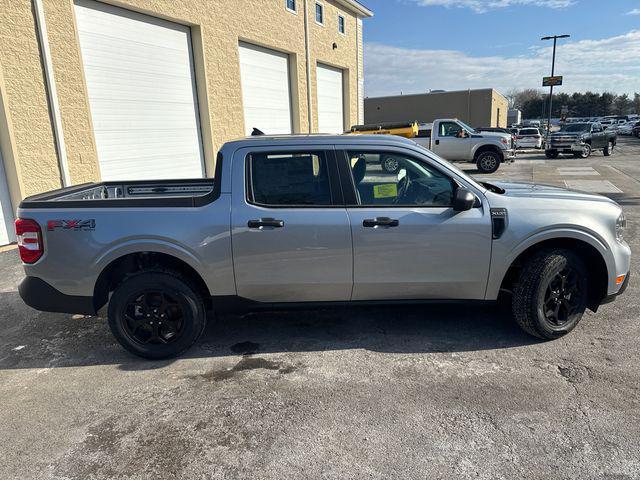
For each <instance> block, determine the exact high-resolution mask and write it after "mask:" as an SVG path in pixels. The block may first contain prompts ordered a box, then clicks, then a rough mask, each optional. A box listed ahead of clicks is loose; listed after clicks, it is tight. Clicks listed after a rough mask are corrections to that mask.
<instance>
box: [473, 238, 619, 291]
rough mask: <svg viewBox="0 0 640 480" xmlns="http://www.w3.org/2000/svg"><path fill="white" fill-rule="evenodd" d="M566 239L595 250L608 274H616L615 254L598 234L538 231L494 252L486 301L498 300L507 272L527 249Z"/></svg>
mask: <svg viewBox="0 0 640 480" xmlns="http://www.w3.org/2000/svg"><path fill="white" fill-rule="evenodd" d="M565 239H573V240H579V241H582V242H585V243H587V244H589V245H590V246H592V247H593V248H595V249H596V250H597V251H598V253H600V255H602V258H603V259H604V262H605V264H606V266H607V271H608V272H612V271H613V272H615V270H616V267H615V259H614V257H613V254H612V252H611V250H610V249H609V248H607V244H606V242H605V240H604V239H603V238H602V237H601V236H600V235H598V233H596V232H594V231H591V230H586V229H581V228H577V227H555V228H550V229H546V230H543V231H538V232H535V233H533V234H531V235H530V236H528V237H526V238H524V239H522V240H521V241H520V242H518V243H517V244H516V245H515V246H513V247H512V248H511V249H509V250H507V251H505V249H501V251H500V252H497V251H496V250H498V249H496V248H494V249H493V251H492V258H491V273H490V275H489V281H488V282H487V291H486V294H485V299H487V300H495V299H497V298H498V293H499V292H500V286H501V285H502V281H503V280H504V278H505V276H506V274H507V271H508V270H509V268H510V267H511V265H512V264H513V262H514V261H515V260H516V259H517V258H518V257H519V256H520V255H521V254H522V253H524V252H525V251H526V250H527V249H529V248H531V247H533V246H535V245H537V244H539V243H541V242H544V241H548V240H565Z"/></svg>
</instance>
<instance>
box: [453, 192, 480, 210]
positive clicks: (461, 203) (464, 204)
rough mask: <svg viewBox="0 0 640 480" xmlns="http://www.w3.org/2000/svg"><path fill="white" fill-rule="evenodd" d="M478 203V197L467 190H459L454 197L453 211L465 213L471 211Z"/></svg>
mask: <svg viewBox="0 0 640 480" xmlns="http://www.w3.org/2000/svg"><path fill="white" fill-rule="evenodd" d="M475 203H476V196H475V195H474V194H473V193H471V192H470V191H469V190H467V189H466V188H457V189H456V192H455V194H454V195H453V210H454V211H456V212H464V211H466V210H471V209H472V208H473V206H474V205H475Z"/></svg>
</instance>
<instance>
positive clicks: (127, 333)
mask: <svg viewBox="0 0 640 480" xmlns="http://www.w3.org/2000/svg"><path fill="white" fill-rule="evenodd" d="M108 312H109V313H108V315H109V327H110V328H111V332H112V333H113V335H114V336H115V337H116V340H118V342H120V344H121V345H122V346H123V347H124V348H125V349H127V350H129V351H130V352H131V353H133V354H135V355H138V356H140V357H144V358H150V359H154V360H156V359H162V358H169V357H175V356H177V355H180V354H181V353H183V352H184V351H185V350H187V349H188V348H189V347H191V346H192V345H193V344H194V343H195V342H196V341H197V340H198V338H199V337H200V335H201V334H202V332H203V331H204V327H205V324H206V310H205V307H204V303H203V300H202V297H201V296H200V295H199V294H198V292H197V289H196V288H195V287H194V286H193V285H191V283H190V282H189V281H188V279H186V278H183V277H181V276H180V274H177V273H168V272H143V273H139V274H137V275H134V276H132V277H129V278H127V279H126V280H124V281H123V282H122V283H121V284H120V285H118V287H117V288H116V289H115V291H114V292H113V295H112V296H111V300H110V301H109V310H108Z"/></svg>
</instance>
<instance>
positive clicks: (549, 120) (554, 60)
mask: <svg viewBox="0 0 640 480" xmlns="http://www.w3.org/2000/svg"><path fill="white" fill-rule="evenodd" d="M570 36H571V35H551V36H549V37H542V38H541V39H540V40H553V58H552V60H551V76H552V77H553V76H554V74H555V73H556V42H557V41H558V39H559V38H569V37H570ZM552 109H553V83H552V84H551V91H550V92H549V117H548V119H547V135H549V134H550V133H551V112H552Z"/></svg>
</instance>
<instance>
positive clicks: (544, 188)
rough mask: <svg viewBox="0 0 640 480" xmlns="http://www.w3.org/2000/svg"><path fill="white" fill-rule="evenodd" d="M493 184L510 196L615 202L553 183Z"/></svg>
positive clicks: (601, 196)
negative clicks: (556, 185)
mask: <svg viewBox="0 0 640 480" xmlns="http://www.w3.org/2000/svg"><path fill="white" fill-rule="evenodd" d="M491 183H492V184H493V185H496V186H497V187H500V188H502V189H503V190H504V191H505V193H504V195H506V196H509V197H527V198H549V199H555V200H582V201H585V200H586V201H592V202H605V203H613V204H615V203H616V202H614V201H613V200H611V199H610V198H607V197H605V196H603V195H598V194H596V193H589V192H581V191H578V190H568V189H566V188H561V187H555V186H553V185H543V184H538V183H525V182H491Z"/></svg>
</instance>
